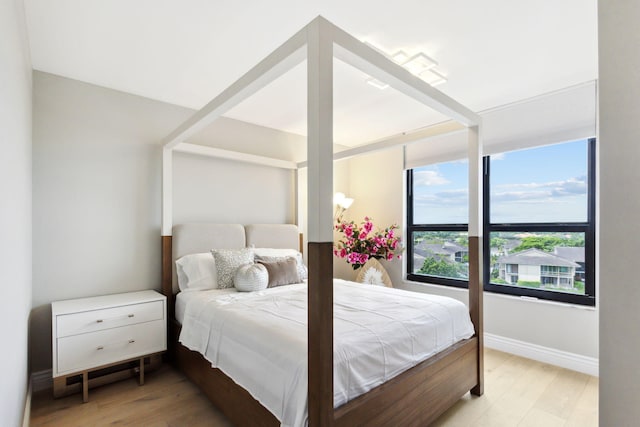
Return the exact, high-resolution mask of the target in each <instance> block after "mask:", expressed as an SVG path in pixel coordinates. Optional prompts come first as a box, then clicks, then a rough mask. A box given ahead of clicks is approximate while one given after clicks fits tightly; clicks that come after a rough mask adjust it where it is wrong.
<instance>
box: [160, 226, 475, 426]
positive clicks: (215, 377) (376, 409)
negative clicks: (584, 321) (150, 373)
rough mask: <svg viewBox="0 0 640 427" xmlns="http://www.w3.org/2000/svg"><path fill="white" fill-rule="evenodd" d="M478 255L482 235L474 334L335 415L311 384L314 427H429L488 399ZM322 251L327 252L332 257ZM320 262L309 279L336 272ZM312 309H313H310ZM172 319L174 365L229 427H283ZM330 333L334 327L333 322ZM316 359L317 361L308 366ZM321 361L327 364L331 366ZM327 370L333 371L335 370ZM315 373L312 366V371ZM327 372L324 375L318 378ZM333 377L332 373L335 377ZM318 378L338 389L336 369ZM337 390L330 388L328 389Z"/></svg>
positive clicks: (166, 249) (167, 289)
mask: <svg viewBox="0 0 640 427" xmlns="http://www.w3.org/2000/svg"><path fill="white" fill-rule="evenodd" d="M322 245H324V244H322ZM171 246H172V239H171V236H162V265H163V269H162V273H163V274H162V290H163V293H164V294H165V295H167V301H168V303H169V307H168V308H169V312H170V313H173V312H174V304H175V295H174V294H173V287H172V283H171V281H172V276H171V266H172V260H171ZM312 249H315V248H314V247H313V246H312V245H310V250H311V253H310V256H312V255H315V254H314V253H313V252H314V251H313V250H312ZM479 249H480V242H479V239H478V237H470V238H469V255H470V257H469V258H470V265H469V308H470V316H471V321H472V322H473V324H474V327H475V331H476V335H474V336H473V337H471V338H469V339H467V340H464V341H461V342H459V343H457V344H455V345H453V346H452V347H450V348H447V349H446V350H443V351H441V352H440V353H438V354H436V355H434V356H433V357H431V358H429V359H427V360H425V361H423V362H421V363H419V364H418V365H416V366H414V367H413V368H411V369H409V370H407V371H405V372H403V373H402V374H400V375H398V376H396V377H395V378H393V379H391V380H390V381H388V382H386V383H384V384H382V385H380V386H378V387H376V388H374V389H372V390H370V391H369V392H367V393H365V394H363V395H361V396H359V397H357V398H355V399H353V400H351V401H350V402H348V403H346V404H344V405H342V406H341V407H339V408H336V409H333V404H332V403H333V396H330V398H331V401H330V402H331V406H330V407H329V408H327V405H328V402H325V401H326V400H327V399H325V396H322V398H320V399H319V398H318V397H317V395H312V394H311V388H312V385H313V384H311V382H310V384H309V388H310V397H309V399H310V401H309V411H310V418H309V424H310V425H311V424H314V425H318V426H322V427H325V426H338V427H352V426H364V425H366V426H399V425H402V426H426V425H428V424H430V423H432V422H433V421H434V420H436V419H437V418H438V417H439V416H440V415H441V414H442V413H443V412H445V411H446V410H447V409H448V408H449V407H451V405H453V404H454V403H455V402H456V401H457V400H458V399H460V398H461V397H462V396H463V395H464V394H465V393H467V392H468V391H471V393H472V394H474V395H478V396H479V395H482V394H483V389H484V387H483V382H484V378H483V376H484V373H483V369H484V366H483V339H482V333H483V324H482V323H483V322H482V305H483V304H482V299H483V298H482V283H481V280H480V278H481V274H480V265H481V262H480V256H479ZM324 252H327V253H328V254H330V252H328V251H323V253H324ZM472 255H474V256H472ZM318 258H319V262H318V264H317V266H314V267H312V268H310V277H312V276H311V274H312V273H313V274H317V275H319V274H321V273H320V272H319V271H314V270H315V269H318V270H320V271H323V270H324V271H332V269H329V268H322V267H326V265H325V264H327V260H326V259H324V257H323V256H319V257H318ZM329 262H330V259H329ZM310 293H311V290H310ZM325 297H326V295H325ZM310 298H311V296H310ZM323 301H324V300H323ZM325 302H326V301H325ZM311 306H313V305H312V304H310V307H311ZM321 306H322V304H317V307H316V306H313V307H314V309H312V310H311V311H312V312H315V315H319V314H320V313H322V312H323V310H322V308H321ZM318 312H319V313H318ZM312 314H313V313H311V314H310V316H311V315H312ZM311 320H313V319H311V317H310V323H313V322H311ZM324 320H326V319H324ZM168 321H169V325H168V326H169V327H168V331H169V340H168V344H169V357H170V360H172V361H173V362H174V363H175V365H176V366H177V367H178V368H179V369H180V370H182V371H183V372H184V373H185V374H186V375H187V377H189V378H190V379H191V380H192V381H193V382H194V383H195V384H197V385H198V386H199V387H200V388H201V389H202V390H203V392H204V393H205V394H206V395H207V396H208V398H209V399H210V400H211V401H212V402H213V403H214V404H215V405H216V406H217V407H218V408H219V409H220V411H221V412H222V413H224V414H225V415H226V416H227V417H228V418H229V419H230V420H231V422H233V423H234V424H235V425H237V426H279V425H280V422H279V421H278V420H277V419H276V417H275V416H274V415H273V414H272V413H271V412H269V411H268V410H267V409H266V408H265V407H264V406H262V405H261V404H260V403H259V402H258V401H257V400H255V399H254V398H253V397H252V396H251V395H250V394H249V392H247V391H246V390H245V389H243V388H242V387H240V386H239V385H237V384H236V383H235V382H234V381H233V380H232V379H230V378H229V377H228V376H226V375H225V374H224V373H223V372H222V371H220V370H219V369H216V368H212V367H211V364H210V363H209V362H208V361H207V360H206V359H205V358H204V357H203V356H202V355H201V354H200V353H197V352H194V351H191V350H189V349H187V348H186V347H184V346H182V345H181V344H180V343H178V337H179V335H180V334H179V332H180V325H179V324H178V322H177V321H176V320H174V318H173V316H170V317H169V319H168ZM331 329H333V327H332V324H331ZM322 336H323V334H320V337H322ZM314 348H315V347H314ZM310 356H312V355H310ZM323 356H324V355H323ZM330 356H331V358H326V357H324V358H323V359H328V360H333V359H332V356H333V354H332V352H331V354H330ZM309 360H310V365H316V369H317V365H318V364H319V363H316V362H318V361H316V360H312V357H310V359H309ZM312 361H313V362H314V363H311V362H312ZM320 362H326V360H324V361H322V360H321V361H320ZM330 367H331V368H332V366H330ZM311 370H312V366H310V371H311ZM320 371H322V372H320ZM325 371H326V372H327V375H319V374H321V373H324V372H325ZM311 373H312V372H310V374H311ZM329 373H331V375H330V376H329ZM314 377H315V378H316V380H315V381H316V382H317V383H316V384H315V385H314V388H318V389H322V387H321V385H322V384H321V383H326V384H331V385H332V384H333V371H332V370H328V368H327V369H324V370H323V369H320V370H319V371H318V372H315V375H314ZM319 377H322V378H319ZM327 377H328V378H327ZM310 379H311V375H310ZM332 389H333V387H331V390H332ZM313 400H315V401H313ZM313 408H316V409H317V408H319V412H321V416H320V417H317V416H316V417H315V418H313V419H312V417H311V410H312V409H313ZM316 414H317V412H316ZM312 421H313V422H312Z"/></svg>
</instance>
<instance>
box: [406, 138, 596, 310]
mask: <svg viewBox="0 0 640 427" xmlns="http://www.w3.org/2000/svg"><path fill="white" fill-rule="evenodd" d="M586 140H587V221H586V222H557V223H491V216H490V213H491V212H490V209H491V198H490V180H491V174H490V159H491V156H485V157H484V158H483V165H484V170H483V195H482V206H483V236H484V237H483V239H482V240H483V242H482V244H483V253H484V254H488V253H490V240H491V239H490V236H491V233H492V232H498V231H504V232H576V233H584V239H585V245H584V251H585V263H584V264H585V268H584V276H585V280H584V286H585V288H584V295H579V294H572V293H568V292H561V291H551V290H544V289H535V288H526V287H520V286H512V285H511V286H510V285H501V284H494V283H491V280H490V279H491V277H490V276H491V268H490V267H491V266H490V262H491V257H489V256H484V259H483V265H482V269H483V273H482V281H483V284H484V286H483V287H484V290H485V291H486V292H491V293H499V294H505V295H512V296H516V297H528V298H537V299H540V300H546V301H556V302H563V303H570V304H578V305H585V306H591V307H593V306H595V305H596V289H595V288H596V286H595V282H596V271H595V264H596V241H595V239H596V232H595V218H596V194H595V189H596V138H587V139H586ZM566 142H570V141H566ZM532 148H533V147H532ZM406 175H407V177H406V179H407V242H408V243H407V263H406V266H407V275H406V277H407V280H410V281H415V282H422V283H431V284H437V285H445V286H451V287H456V288H468V285H469V284H468V281H467V280H461V279H450V278H445V277H438V276H429V275H424V274H415V273H413V269H414V265H413V234H414V233H415V232H419V231H455V232H468V229H469V227H468V224H414V223H413V169H409V170H407V173H406Z"/></svg>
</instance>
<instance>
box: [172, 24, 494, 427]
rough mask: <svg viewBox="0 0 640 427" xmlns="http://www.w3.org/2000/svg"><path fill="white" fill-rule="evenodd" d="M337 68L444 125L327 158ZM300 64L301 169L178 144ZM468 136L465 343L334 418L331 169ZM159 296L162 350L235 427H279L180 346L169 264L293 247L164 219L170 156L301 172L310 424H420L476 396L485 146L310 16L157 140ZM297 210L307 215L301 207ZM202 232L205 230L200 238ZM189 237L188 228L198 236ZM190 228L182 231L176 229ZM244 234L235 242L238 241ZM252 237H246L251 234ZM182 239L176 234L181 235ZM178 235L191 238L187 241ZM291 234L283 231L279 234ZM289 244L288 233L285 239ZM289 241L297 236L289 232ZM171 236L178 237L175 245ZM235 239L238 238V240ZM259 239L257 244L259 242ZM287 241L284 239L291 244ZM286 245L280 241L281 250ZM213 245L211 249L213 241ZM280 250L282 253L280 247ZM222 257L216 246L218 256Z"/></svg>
mask: <svg viewBox="0 0 640 427" xmlns="http://www.w3.org/2000/svg"><path fill="white" fill-rule="evenodd" d="M334 58H337V59H339V60H341V61H343V62H345V63H347V64H349V65H351V66H353V67H355V68H357V69H359V70H360V71H362V72H364V73H365V74H367V75H368V76H371V77H372V78H375V79H378V80H380V81H384V82H385V83H388V84H389V85H390V86H391V87H393V88H394V89H396V90H398V91H399V92H401V93H403V94H405V95H407V96H409V97H411V98H413V99H414V100H417V101H419V102H421V103H423V104H425V105H427V106H429V107H431V108H433V109H434V110H436V111H438V112H440V113H442V114H444V115H446V116H447V117H450V118H451V119H452V120H451V121H449V122H442V123H439V124H436V125H432V126H430V127H425V128H420V129H416V130H414V131H410V132H403V133H402V134H401V135H394V136H391V137H387V138H386V139H385V138H383V139H380V140H376V141H372V143H370V144H368V145H363V146H358V147H354V148H352V149H347V150H344V151H342V152H339V153H334V151H333V124H334V123H333V118H334V111H333V90H334V88H333V61H334ZM305 60H306V68H307V160H306V161H304V162H293V161H288V160H282V159H274V158H267V157H263V156H257V155H254V154H249V153H239V152H234V151H229V150H221V149H218V148H212V147H205V146H201V145H194V144H190V143H188V142H187V141H188V140H189V138H190V137H192V136H193V135H195V134H197V133H198V132H199V131H201V130H202V129H204V128H205V127H206V126H208V125H209V124H210V123H212V122H213V121H215V120H216V119H217V118H218V117H220V116H222V115H223V114H225V113H226V112H228V111H229V110H230V109H231V108H233V107H234V106H235V105H238V104H239V103H240V102H242V101H244V100H245V99H247V98H248V97H250V96H251V95H252V94H254V93H256V92H257V91H259V90H260V89H261V88H263V87H265V86H266V85H267V84H269V83H270V82H272V81H274V80H275V79H277V78H278V77H280V76H282V75H283V74H284V73H286V72H288V71H289V70H291V69H293V68H294V67H295V66H297V65H298V64H301V63H302V62H303V61H305ZM465 128H466V132H467V136H468V160H469V228H468V234H469V294H468V295H469V300H468V301H469V314H470V318H471V322H472V323H473V327H474V331H475V333H474V335H473V336H472V337H470V338H467V339H463V340H461V341H459V342H457V343H455V344H453V345H452V346H450V347H447V348H446V349H444V350H442V351H439V352H437V353H435V354H434V355H432V356H431V357H429V358H428V359H426V360H423V361H421V362H419V363H418V364H417V365H415V366H414V367H412V368H410V369H407V370H406V371H404V372H402V373H400V374H398V375H396V376H395V377H393V378H391V379H390V380H388V381H386V382H384V383H382V384H381V385H378V386H376V387H374V388H373V389H371V390H369V391H367V392H366V393H364V394H361V395H359V396H358V397H355V398H353V399H352V400H349V401H348V402H347V403H345V404H342V405H340V406H339V407H337V408H334V406H335V405H334V385H335V384H334V363H333V360H334V286H333V277H332V272H333V251H332V249H333V207H332V198H333V161H334V160H339V159H345V158H349V157H352V156H356V155H359V154H364V153H368V152H372V151H379V150H385V149H388V148H392V147H398V146H404V145H406V144H409V143H412V142H416V141H422V140H425V139H428V138H429V137H431V136H435V135H438V134H442V133H447V132H454V131H460V130H463V129H465ZM162 146H163V150H162V166H163V167H162V227H161V239H162V243H161V244H162V289H163V293H165V294H166V295H167V297H168V300H169V311H170V313H169V314H170V317H169V318H170V319H171V324H170V325H169V330H170V332H171V336H170V342H171V343H172V344H173V345H172V347H170V351H172V354H173V356H174V360H175V362H176V364H177V366H178V367H180V369H182V370H183V371H184V372H185V373H186V374H187V376H189V378H191V379H192V380H193V381H194V382H195V383H196V384H198V385H199V386H200V387H201V388H202V389H203V391H204V392H205V393H206V394H207V396H208V397H209V399H211V401H212V402H213V403H215V404H216V406H218V407H219V408H220V409H221V410H222V412H224V413H225V414H226V415H227V416H228V417H229V418H230V419H231V421H232V422H233V423H234V424H236V425H246V426H256V425H258V426H276V425H280V422H279V420H278V419H277V417H276V416H274V414H273V413H272V412H270V411H269V410H267V409H266V408H265V407H264V406H263V405H262V404H260V403H259V402H258V401H257V400H256V399H254V398H253V397H252V395H251V394H250V393H249V392H248V391H247V390H245V389H244V388H243V387H240V386H239V385H237V384H236V383H235V382H234V381H233V380H232V379H230V378H229V377H228V376H227V375H225V374H224V373H223V372H222V371H221V370H219V369H216V368H211V363H210V362H209V361H207V360H206V359H205V358H204V357H203V356H202V355H201V354H200V353H198V352H196V351H191V350H189V349H187V348H186V347H185V346H183V345H181V344H179V343H178V342H177V337H178V336H179V334H180V330H181V326H180V324H179V323H178V322H177V321H176V320H175V317H174V310H175V307H174V301H175V299H174V294H175V291H174V289H173V285H172V283H173V272H172V266H173V262H174V260H175V255H179V254H185V253H194V252H191V251H207V250H209V249H212V248H211V247H210V245H212V244H213V245H222V244H224V246H226V247H227V248H241V247H245V246H251V245H253V244H254V243H253V239H254V238H255V239H258V238H259V239H262V240H261V241H260V243H259V246H260V247H269V246H272V247H285V248H287V247H288V248H291V247H300V246H296V245H298V242H299V238H298V237H289V238H287V239H285V238H284V237H283V234H282V233H281V232H276V233H274V232H273V231H274V230H273V229H271V230H268V229H267V228H265V229H261V227H254V228H253V229H252V228H251V227H248V226H245V227H243V226H241V225H238V224H236V225H233V226H232V227H229V226H217V227H212V229H211V230H209V235H208V236H207V233H202V232H201V231H202V230H199V231H197V232H194V231H193V230H194V229H193V228H192V227H186V228H185V229H183V230H180V226H176V227H174V224H173V218H172V204H173V199H172V191H173V189H172V179H173V178H172V173H173V172H172V171H173V169H172V159H173V157H172V156H173V152H174V151H183V152H188V153H192V154H197V155H205V156H213V157H217V158H224V159H231V160H233V161H242V162H249V163H258V164H261V165H265V166H269V167H277V168H284V169H288V170H293V171H295V173H296V174H295V177H296V185H297V184H299V183H300V179H302V178H301V176H302V175H301V170H302V169H306V173H305V176H306V178H305V179H306V182H307V191H306V196H305V200H298V198H297V197H298V196H297V195H296V196H295V197H296V204H295V205H296V208H295V213H293V216H294V217H297V221H298V223H299V224H302V228H303V231H304V233H305V238H306V239H307V243H306V244H305V246H304V251H305V255H306V258H307V262H308V268H309V280H308V283H307V304H308V310H307V335H308V337H310V339H309V340H307V366H308V384H307V388H308V397H307V406H308V411H307V414H308V424H309V426H311V427H315V426H323V427H324V426H333V425H337V426H357V425H367V426H396V425H403V426H405V425H406V426H411V425H416V426H418V425H419V426H423V425H428V424H429V423H431V422H432V421H433V420H435V419H436V418H437V417H438V416H439V415H440V414H441V413H442V412H444V411H445V410H446V409H447V408H449V407H450V406H451V405H452V404H453V403H455V402H456V401H457V400H458V399H459V398H460V397H461V396H462V395H464V394H465V393H467V392H468V391H471V393H473V394H475V395H481V394H482V393H483V320H482V319H483V316H482V299H483V292H482V282H481V274H480V266H481V265H482V214H483V212H482V203H481V200H482V192H483V189H482V170H483V169H482V141H481V119H480V117H479V116H478V115H477V114H476V113H474V112H473V111H471V110H470V109H468V108H466V107H465V106H463V105H461V104H460V103H458V102H456V101H455V100H453V99H452V98H450V97H448V96H447V95H445V94H444V93H442V92H439V91H438V90H437V89H434V88H433V87H431V86H430V85H429V84H427V83H426V82H424V81H423V80H421V79H420V78H418V77H416V76H414V75H412V74H411V73H410V72H409V71H407V70H406V69H404V68H403V67H401V66H400V65H398V64H396V63H394V62H393V61H392V60H391V59H390V58H388V57H386V56H385V55H383V54H381V53H380V52H378V51H376V50H375V49H373V48H371V47H370V46H368V45H366V44H365V43H363V42H361V41H360V40H357V39H356V38H354V37H353V36H351V35H349V34H348V33H346V32H345V31H343V30H341V29H340V28H338V27H336V26H335V25H333V24H332V23H330V22H329V21H327V20H326V19H324V18H322V17H320V16H319V17H317V18H315V19H314V20H312V21H311V22H310V23H309V24H308V25H307V26H305V27H304V28H303V29H301V30H300V31H299V32H297V33H296V34H294V35H293V36H292V37H291V38H290V39H289V40H287V41H286V42H285V43H283V44H282V45H281V46H279V47H278V48H277V49H276V50H274V51H273V52H272V53H271V54H270V55H268V56H267V57H266V58H265V59H263V60H262V61H260V62H259V63H258V64H256V66H255V67H253V68H252V69H251V70H249V71H248V72H247V73H246V74H245V75H243V76H242V77H241V78H240V79H238V80H237V81H236V82H235V83H233V84H232V85H231V86H229V87H228V88H227V89H225V90H224V91H223V92H221V93H220V94H219V95H218V96H216V97H215V98H214V99H212V100H211V102H209V103H208V104H207V105H206V106H205V107H203V108H202V109H201V110H199V111H198V112H197V113H195V114H194V115H193V116H192V117H191V118H189V119H188V120H187V121H185V122H184V123H183V124H182V125H180V126H179V127H178V128H176V129H175V130H174V131H173V132H171V133H170V134H169V135H167V137H166V138H164V139H163V141H162ZM303 203H304V204H306V209H304V207H303V206H302V204H303ZM209 226H211V225H210V224H209V225H206V224H205V225H203V227H205V229H207V227H209ZM196 229H197V228H196ZM185 230H188V231H185ZM240 230H242V232H240ZM250 230H252V231H250ZM183 231H185V233H183ZM185 234H187V235H189V237H184V235H185ZM285 234H286V235H289V234H288V233H285ZM292 234H293V233H292ZM296 234H297V230H296ZM179 236H180V237H179ZM242 236H244V238H243V237H242ZM258 236H259V237H258ZM289 239H291V240H289ZM285 240H286V241H285ZM212 242H213V243H212ZM278 245H280V246H278ZM218 247H221V246H218Z"/></svg>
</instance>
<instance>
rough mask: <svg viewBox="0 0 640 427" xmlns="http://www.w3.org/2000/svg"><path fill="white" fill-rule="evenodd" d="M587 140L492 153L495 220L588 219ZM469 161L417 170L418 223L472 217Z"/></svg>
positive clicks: (453, 221) (457, 221) (461, 220)
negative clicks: (470, 212)
mask: <svg viewBox="0 0 640 427" xmlns="http://www.w3.org/2000/svg"><path fill="white" fill-rule="evenodd" d="M587 145H588V144H587V141H586V140H581V141H575V142H569V143H563V144H555V145H548V146H544V147H538V148H534V149H528V150H520V151H511V152H508V153H503V154H498V155H493V156H491V222H494V223H519V222H585V221H586V220H587ZM467 180H468V164H467V161H466V160H461V161H455V162H448V163H440V164H436V165H430V166H425V167H421V168H416V169H414V173H413V182H414V223H416V224H466V223H467V222H468V201H467V199H468V191H467V188H468V184H467Z"/></svg>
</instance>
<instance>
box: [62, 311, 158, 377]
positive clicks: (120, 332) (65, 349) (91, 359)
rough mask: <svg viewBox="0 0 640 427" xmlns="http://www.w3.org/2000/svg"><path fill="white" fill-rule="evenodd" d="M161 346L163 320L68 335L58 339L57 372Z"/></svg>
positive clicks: (143, 352) (93, 364) (92, 365)
mask: <svg viewBox="0 0 640 427" xmlns="http://www.w3.org/2000/svg"><path fill="white" fill-rule="evenodd" d="M165 348H166V343H165V336H164V321H163V320H156V321H153V322H146V323H139V324H137V325H129V326H122V327H120V328H113V329H105V330H103V331H97V332H92V333H88V334H81V335H72V336H68V337H64V338H58V346H57V350H58V354H57V356H58V357H57V361H58V366H57V368H58V369H57V371H58V372H59V373H61V374H64V373H69V372H77V371H82V370H84V369H88V368H92V367H95V366H100V365H106V364H109V363H113V362H117V361H120V360H125V359H131V358H134V357H137V356H141V355H144V354H151V353H156V352H160V351H164V350H165Z"/></svg>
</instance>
